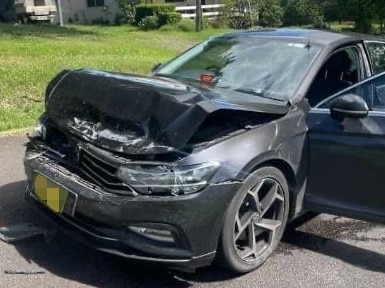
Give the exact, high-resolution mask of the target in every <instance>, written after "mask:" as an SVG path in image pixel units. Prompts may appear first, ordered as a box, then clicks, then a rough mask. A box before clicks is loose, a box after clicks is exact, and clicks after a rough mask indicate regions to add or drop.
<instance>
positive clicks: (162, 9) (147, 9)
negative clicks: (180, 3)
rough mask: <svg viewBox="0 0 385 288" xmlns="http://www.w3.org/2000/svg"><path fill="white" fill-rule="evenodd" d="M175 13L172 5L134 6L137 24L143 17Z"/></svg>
mask: <svg viewBox="0 0 385 288" xmlns="http://www.w3.org/2000/svg"><path fill="white" fill-rule="evenodd" d="M170 12H171V13H172V12H175V5H173V4H140V5H137V6H136V14H135V22H136V23H139V22H140V21H141V20H142V19H143V18H144V17H146V16H152V15H154V14H155V15H157V16H158V17H159V14H160V13H170Z"/></svg>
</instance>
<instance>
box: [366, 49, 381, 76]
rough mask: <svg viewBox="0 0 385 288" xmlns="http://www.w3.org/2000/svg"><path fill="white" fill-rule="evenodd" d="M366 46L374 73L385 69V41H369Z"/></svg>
mask: <svg viewBox="0 0 385 288" xmlns="http://www.w3.org/2000/svg"><path fill="white" fill-rule="evenodd" d="M366 47H367V49H368V51H369V56H370V62H371V64H372V69H373V73H374V74H379V73H381V72H384V71H385V43H381V42H367V43H366Z"/></svg>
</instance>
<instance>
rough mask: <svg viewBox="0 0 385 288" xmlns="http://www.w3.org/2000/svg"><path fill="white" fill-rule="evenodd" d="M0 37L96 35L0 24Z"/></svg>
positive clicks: (30, 25)
mask: <svg viewBox="0 0 385 288" xmlns="http://www.w3.org/2000/svg"><path fill="white" fill-rule="evenodd" d="M0 35H10V36H12V37H15V38H23V37H41V38H63V37H78V36H87V35H89V36H92V35H97V33H96V32H95V31H84V30H78V29H76V27H60V26H56V25H43V24H23V25H19V24H9V23H0Z"/></svg>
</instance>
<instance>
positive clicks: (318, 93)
mask: <svg viewBox="0 0 385 288" xmlns="http://www.w3.org/2000/svg"><path fill="white" fill-rule="evenodd" d="M360 67H361V65H360V57H359V53H358V51H357V49H356V48H354V47H349V48H346V49H343V50H340V51H337V52H335V53H334V54H332V55H331V57H330V58H329V59H328V60H327V61H326V63H325V64H324V65H323V66H322V68H321V69H320V71H319V72H318V74H317V76H316V77H315V79H314V81H313V83H312V85H311V87H310V89H309V92H308V94H307V98H308V100H309V104H310V106H312V107H314V106H316V105H317V104H318V103H320V102H321V101H323V100H324V99H326V98H328V97H329V96H332V95H333V94H335V93H338V92H339V91H341V90H343V89H346V88H348V87H349V86H352V85H354V84H356V83H358V82H359V80H360V70H361V69H360Z"/></svg>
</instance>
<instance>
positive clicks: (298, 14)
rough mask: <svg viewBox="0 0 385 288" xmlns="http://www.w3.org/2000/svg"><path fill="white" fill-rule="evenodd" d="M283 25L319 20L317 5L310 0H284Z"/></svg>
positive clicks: (307, 23) (314, 22)
mask: <svg viewBox="0 0 385 288" xmlns="http://www.w3.org/2000/svg"><path fill="white" fill-rule="evenodd" d="M282 4H283V5H285V6H284V9H285V11H284V25H285V26H293V25H294V26H301V25H309V24H316V23H318V22H320V21H321V15H320V13H319V11H318V9H317V6H316V5H315V4H314V3H313V2H311V1H310V0H284V1H282Z"/></svg>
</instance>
